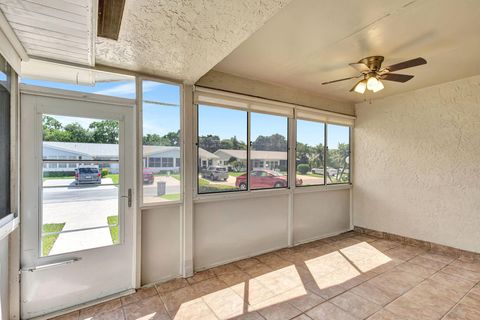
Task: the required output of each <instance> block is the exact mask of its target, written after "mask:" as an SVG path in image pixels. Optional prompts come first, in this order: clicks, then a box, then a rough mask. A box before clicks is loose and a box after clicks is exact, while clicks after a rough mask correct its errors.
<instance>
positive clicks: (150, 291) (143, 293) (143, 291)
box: [121, 287, 157, 306]
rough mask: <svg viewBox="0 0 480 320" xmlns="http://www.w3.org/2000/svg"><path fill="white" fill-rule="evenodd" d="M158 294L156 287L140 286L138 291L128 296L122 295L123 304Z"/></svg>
mask: <svg viewBox="0 0 480 320" xmlns="http://www.w3.org/2000/svg"><path fill="white" fill-rule="evenodd" d="M156 294H157V290H156V289H155V287H148V288H140V289H138V290H137V292H135V293H133V294H130V295H128V296H125V297H122V298H121V301H122V305H124V306H125V305H127V304H129V303H133V302H138V301H141V300H142V299H146V298H149V297H151V296H154V295H156Z"/></svg>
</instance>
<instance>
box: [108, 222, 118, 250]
mask: <svg viewBox="0 0 480 320" xmlns="http://www.w3.org/2000/svg"><path fill="white" fill-rule="evenodd" d="M107 221H108V225H109V228H110V236H111V237H112V242H113V244H117V243H119V241H118V216H109V217H107Z"/></svg>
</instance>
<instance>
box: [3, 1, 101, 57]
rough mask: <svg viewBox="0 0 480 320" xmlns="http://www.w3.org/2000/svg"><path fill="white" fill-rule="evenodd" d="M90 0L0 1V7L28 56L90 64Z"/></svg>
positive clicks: (91, 11) (91, 8) (91, 38)
mask: <svg viewBox="0 0 480 320" xmlns="http://www.w3.org/2000/svg"><path fill="white" fill-rule="evenodd" d="M92 1H93V0H0V9H1V10H2V12H3V14H4V15H5V17H6V18H7V21H8V22H9V23H10V25H11V27H12V29H13V31H14V32H15V34H16V35H17V37H18V39H19V40H20V42H21V43H22V44H23V46H24V48H25V50H26V51H27V54H28V55H29V56H34V57H43V58H48V59H54V60H59V61H67V62H72V63H77V64H82V65H88V66H93V65H94V64H95V56H94V52H93V51H94V49H93V44H94V40H93V39H94V36H95V34H96V30H95V28H94V27H93V25H94V23H93V21H94V20H93V18H92V17H93V16H94V15H95V13H94V12H96V10H95V8H94V7H93V5H92ZM94 2H95V3H96V1H94Z"/></svg>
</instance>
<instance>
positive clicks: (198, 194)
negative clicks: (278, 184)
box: [194, 103, 293, 198]
mask: <svg viewBox="0 0 480 320" xmlns="http://www.w3.org/2000/svg"><path fill="white" fill-rule="evenodd" d="M201 106H207V107H215V108H223V109H231V110H238V111H243V112H245V113H246V116H247V141H246V146H247V149H246V151H247V160H246V171H247V189H245V190H240V189H233V190H223V191H214V192H200V188H199V187H200V178H199V173H200V168H199V148H200V126H199V123H200V121H199V120H200V118H199V116H200V113H199V108H200V107H201ZM194 112H195V115H194V119H195V130H194V131H195V138H194V141H195V161H196V162H195V170H194V174H195V177H196V178H195V180H196V183H195V192H194V194H195V196H196V197H200V198H202V197H211V196H214V195H222V194H230V195H231V194H246V193H247V194H248V193H251V192H253V193H257V192H265V191H270V192H282V191H285V190H289V189H291V181H292V178H291V173H290V163H291V159H290V158H291V155H290V151H291V146H290V141H291V140H290V132H291V127H292V126H291V123H290V121H291V120H292V119H293V116H292V117H289V116H286V115H282V114H274V113H268V112H261V111H258V110H248V109H243V108H235V107H229V106H225V105H216V104H214V103H210V104H207V103H200V104H198V103H194ZM252 113H258V114H265V115H271V116H277V117H283V118H285V120H286V122H287V132H286V136H285V139H286V142H287V150H286V153H287V160H286V161H287V183H286V186H285V187H282V188H275V187H272V188H261V189H252V188H251V168H252V164H251V162H252V159H251V152H252V143H253V141H251V125H252V121H251V114H252Z"/></svg>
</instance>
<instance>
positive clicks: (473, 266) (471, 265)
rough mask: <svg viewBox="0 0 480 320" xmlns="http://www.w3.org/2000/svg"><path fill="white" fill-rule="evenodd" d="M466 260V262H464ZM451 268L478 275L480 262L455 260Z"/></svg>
mask: <svg viewBox="0 0 480 320" xmlns="http://www.w3.org/2000/svg"><path fill="white" fill-rule="evenodd" d="M465 260H466V261H465ZM450 265H451V266H454V267H460V268H463V269H466V270H470V271H473V272H476V273H480V261H471V260H467V259H457V260H455V261H453V262H452V263H451V264H450Z"/></svg>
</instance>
